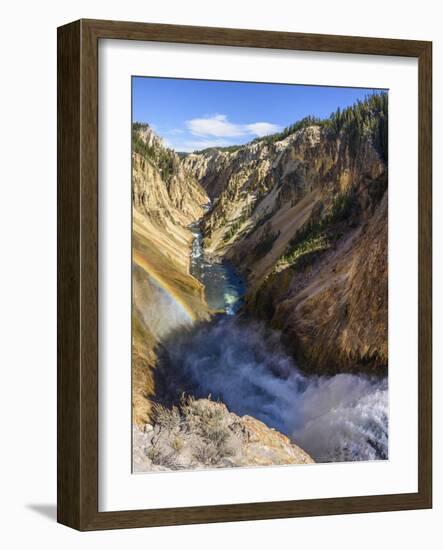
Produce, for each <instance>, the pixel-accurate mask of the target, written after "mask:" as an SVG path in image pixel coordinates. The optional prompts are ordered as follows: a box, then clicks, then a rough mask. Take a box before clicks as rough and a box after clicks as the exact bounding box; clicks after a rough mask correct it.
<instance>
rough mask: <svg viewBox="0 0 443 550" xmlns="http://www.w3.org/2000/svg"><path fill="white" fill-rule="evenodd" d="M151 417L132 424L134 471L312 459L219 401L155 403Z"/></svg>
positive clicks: (278, 462) (288, 442)
mask: <svg viewBox="0 0 443 550" xmlns="http://www.w3.org/2000/svg"><path fill="white" fill-rule="evenodd" d="M151 417H152V421H151V422H149V423H147V424H145V426H144V427H141V426H137V425H136V424H135V425H134V434H133V436H134V460H133V462H134V471H135V472H155V471H171V470H184V469H193V470H194V469H206V468H226V467H239V466H270V465H273V466H275V465H284V464H311V463H313V462H314V461H313V460H312V458H311V457H310V456H309V455H308V454H307V453H305V452H304V451H303V450H302V449H300V447H298V446H297V445H295V444H293V443H291V441H290V440H289V438H287V437H286V436H284V435H282V434H281V433H279V432H277V431H275V430H273V429H271V428H268V427H267V426H266V425H265V424H263V422H260V421H259V420H257V419H255V418H252V417H251V416H242V417H239V416H237V415H236V414H234V413H232V412H230V411H228V409H227V407H226V406H225V405H224V404H223V403H217V402H214V401H211V400H209V399H198V400H194V399H192V398H190V397H188V398H182V400H181V403H180V405H179V406H178V407H173V408H171V409H167V408H165V407H162V406H160V405H155V406H154V407H153V410H152V413H151Z"/></svg>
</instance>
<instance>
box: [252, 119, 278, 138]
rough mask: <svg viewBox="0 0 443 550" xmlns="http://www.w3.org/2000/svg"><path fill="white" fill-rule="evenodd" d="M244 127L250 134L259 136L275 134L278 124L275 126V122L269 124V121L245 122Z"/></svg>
mask: <svg viewBox="0 0 443 550" xmlns="http://www.w3.org/2000/svg"><path fill="white" fill-rule="evenodd" d="M246 127H247V128H248V130H249V131H250V132H251V134H254V135H256V136H259V137H262V136H267V135H269V134H275V133H276V132H278V131H279V130H280V126H277V124H271V123H270V122H254V124H247V125H246Z"/></svg>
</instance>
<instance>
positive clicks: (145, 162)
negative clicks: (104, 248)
mask: <svg viewBox="0 0 443 550" xmlns="http://www.w3.org/2000/svg"><path fill="white" fill-rule="evenodd" d="M132 142H133V154H132V205H133V226H132V245H133V252H132V258H133V264H132V265H133V275H132V281H133V289H132V298H133V307H132V334H133V343H132V344H133V345H132V364H133V412H134V420H135V422H136V423H145V422H147V420H148V417H149V410H150V400H149V398H150V397H151V396H152V395H154V394H155V387H154V376H153V369H154V368H155V364H156V357H157V349H156V348H157V347H158V346H159V345H160V342H161V339H162V338H164V337H165V336H166V335H167V334H168V333H169V332H170V331H172V330H174V329H175V328H177V327H180V326H183V325H190V324H192V323H193V322H194V321H195V320H202V319H207V318H208V316H209V314H208V308H207V305H206V302H205V298H204V289H203V286H202V284H201V283H200V282H199V281H198V280H197V279H195V278H194V277H192V276H191V275H190V273H189V257H190V249H191V244H192V238H193V237H192V233H191V231H190V230H189V228H188V226H189V225H190V224H192V223H193V222H195V221H196V220H198V219H199V218H201V216H202V215H203V206H204V205H205V204H206V203H207V202H208V200H209V199H208V197H207V195H206V193H205V191H204V190H203V188H202V187H201V186H200V185H199V184H198V182H197V181H196V180H195V178H194V177H193V176H192V175H191V174H190V173H189V172H188V171H187V170H186V169H185V168H184V167H183V166H182V165H181V163H180V160H179V158H178V156H177V155H176V153H175V152H173V151H172V150H170V149H167V148H166V146H165V145H164V143H163V141H162V140H161V139H160V138H159V137H158V136H156V134H155V133H154V132H153V131H152V129H151V128H150V127H149V126H148V125H142V124H135V125H134V127H133V135H132Z"/></svg>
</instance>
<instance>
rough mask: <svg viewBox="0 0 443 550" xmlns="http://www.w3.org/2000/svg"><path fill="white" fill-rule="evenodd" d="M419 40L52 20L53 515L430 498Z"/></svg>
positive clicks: (176, 513) (183, 516)
mask: <svg viewBox="0 0 443 550" xmlns="http://www.w3.org/2000/svg"><path fill="white" fill-rule="evenodd" d="M431 52H432V48H431V43H430V42H418V41H408V40H392V39H380V38H360V37H343V36H324V35H307V34H297V33H279V32H263V31H253V30H239V29H218V28H203V27H184V26H173V25H157V24H145V23H129V22H112V21H96V20H81V21H77V22H74V23H70V24H68V25H65V26H63V27H60V28H59V29H58V520H59V522H61V523H63V524H66V525H68V526H71V527H74V528H76V529H80V530H94V529H111V528H124V527H146V526H157V525H174V524H184V523H207V522H217V521H239V520H251V519H267V518H283V517H297V516H312V515H326V514H343V513H357V512H374V511H389V510H406V509H417V508H430V507H431V505H432V498H431V494H432V447H431V434H432V423H431V422H432V418H431V395H432V381H431V296H432V294H431V204H432V203H431V196H432V195H431V183H432V181H431V180H432V178H431V165H432V127H431V122H432V116H431V114H432V111H431V100H432V98H431V90H432V83H431V68H432V61H431Z"/></svg>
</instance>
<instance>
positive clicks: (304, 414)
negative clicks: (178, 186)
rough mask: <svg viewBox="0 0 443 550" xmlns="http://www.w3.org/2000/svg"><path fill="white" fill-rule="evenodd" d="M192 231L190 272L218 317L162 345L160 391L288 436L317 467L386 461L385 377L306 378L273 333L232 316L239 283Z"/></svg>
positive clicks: (239, 296) (241, 290)
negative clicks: (214, 403) (208, 402)
mask: <svg viewBox="0 0 443 550" xmlns="http://www.w3.org/2000/svg"><path fill="white" fill-rule="evenodd" d="M192 230H193V232H194V243H193V248H192V254H191V272H192V274H193V275H194V276H195V277H196V278H198V279H199V280H200V281H201V282H202V283H203V284H204V286H205V295H206V300H207V302H208V305H209V306H210V307H211V308H212V309H213V310H216V311H218V312H219V313H218V314H217V315H215V316H214V318H213V320H212V321H210V322H208V323H202V324H200V325H197V326H195V327H193V328H191V329H185V330H182V331H179V332H178V333H175V334H174V335H173V336H172V337H171V338H170V339H169V340H168V341H167V342H165V345H164V348H163V352H162V353H161V355H160V361H161V363H162V364H163V365H164V367H165V368H164V369H163V370H164V372H165V373H166V372H167V373H168V376H167V380H166V381H165V380H164V381H163V384H164V388H163V391H164V392H166V393H169V394H170V395H175V396H176V397H178V396H179V395H180V394H181V392H185V393H189V394H191V395H194V396H195V397H197V398H200V397H207V396H208V395H211V397H212V398H213V399H220V400H221V401H222V402H223V403H225V404H226V405H227V407H228V408H229V409H230V410H231V411H233V412H235V413H236V414H238V415H240V416H242V415H245V414H248V415H251V416H254V417H255V418H258V419H259V420H262V421H263V422H265V423H266V424H267V425H268V426H269V427H271V428H275V429H277V430H279V431H280V432H282V433H284V434H286V435H287V436H288V437H290V438H291V439H292V440H293V441H294V442H295V443H297V444H298V445H300V447H302V448H303V449H304V450H306V451H307V452H308V453H309V454H310V455H311V456H312V457H313V458H314V460H315V461H316V462H331V461H350V460H377V459H378V460H379V459H387V458H388V383H387V378H383V379H380V378H369V377H367V376H363V375H351V374H338V375H335V376H332V377H326V376H309V377H308V376H306V375H304V374H303V373H302V372H301V371H300V370H299V369H298V368H297V365H296V364H295V362H294V360H293V358H292V357H291V356H289V355H288V353H287V352H286V351H285V349H284V347H283V345H282V344H281V340H280V334H279V333H278V332H277V331H274V330H271V329H270V328H269V327H267V326H266V325H265V324H264V323H260V322H256V321H253V320H246V319H242V318H241V317H240V316H238V315H236V313H237V312H238V310H239V308H240V307H241V304H242V297H243V295H244V292H245V284H244V281H243V280H242V278H241V277H240V276H239V275H238V274H237V273H236V271H235V270H234V268H233V267H232V266H231V265H230V264H229V263H227V262H222V263H217V262H211V261H210V260H208V259H207V258H206V257H205V254H204V250H203V248H202V235H201V232H200V231H199V229H198V228H197V227H194V228H193V229H192Z"/></svg>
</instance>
